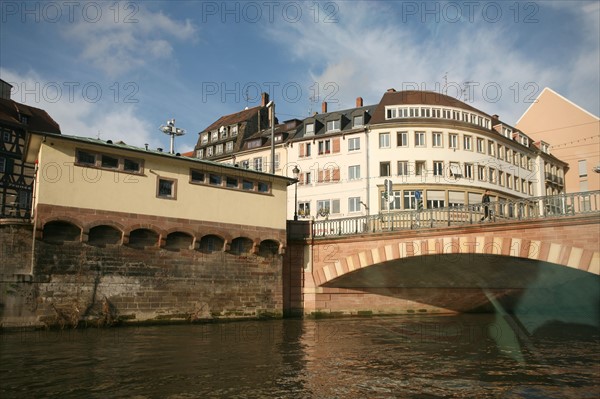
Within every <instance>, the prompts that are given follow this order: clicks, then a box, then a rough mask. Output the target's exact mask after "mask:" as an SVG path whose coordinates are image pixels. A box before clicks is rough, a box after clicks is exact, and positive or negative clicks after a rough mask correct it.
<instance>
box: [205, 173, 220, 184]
mask: <svg viewBox="0 0 600 399" xmlns="http://www.w3.org/2000/svg"><path fill="white" fill-rule="evenodd" d="M222 183H223V178H222V177H221V175H216V174H214V173H211V174H209V175H208V184H212V185H213V186H221V185H222Z"/></svg>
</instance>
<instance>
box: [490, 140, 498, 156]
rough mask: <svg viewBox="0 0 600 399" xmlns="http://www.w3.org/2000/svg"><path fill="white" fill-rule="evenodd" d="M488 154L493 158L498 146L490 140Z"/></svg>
mask: <svg viewBox="0 0 600 399" xmlns="http://www.w3.org/2000/svg"><path fill="white" fill-rule="evenodd" d="M488 154H489V155H490V156H491V157H493V156H495V155H496V144H494V142H493V141H491V140H488Z"/></svg>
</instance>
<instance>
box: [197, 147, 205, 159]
mask: <svg viewBox="0 0 600 399" xmlns="http://www.w3.org/2000/svg"><path fill="white" fill-rule="evenodd" d="M203 155H204V150H203V149H199V150H196V158H198V159H202V157H203Z"/></svg>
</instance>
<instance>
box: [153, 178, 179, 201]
mask: <svg viewBox="0 0 600 399" xmlns="http://www.w3.org/2000/svg"><path fill="white" fill-rule="evenodd" d="M176 182H177V180H174V179H166V178H163V177H159V178H158V187H157V193H156V196H157V197H159V198H168V199H176V195H175V188H176Z"/></svg>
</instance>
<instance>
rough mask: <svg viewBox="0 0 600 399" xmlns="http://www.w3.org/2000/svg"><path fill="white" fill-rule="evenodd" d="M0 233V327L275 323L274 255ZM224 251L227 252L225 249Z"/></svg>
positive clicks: (21, 230)
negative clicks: (96, 243) (238, 321)
mask: <svg viewBox="0 0 600 399" xmlns="http://www.w3.org/2000/svg"><path fill="white" fill-rule="evenodd" d="M32 233H33V231H32V227H31V226H30V225H20V226H14V225H4V226H0V246H1V247H0V250H1V251H2V263H1V265H0V278H1V280H0V324H1V325H2V326H3V327H19V326H20V327H23V326H36V327H48V326H57V327H67V326H75V325H78V324H79V325H82V324H84V325H85V324H87V325H106V324H114V323H136V322H173V321H196V320H213V319H231V318H260V317H281V316H282V314H283V298H282V260H283V257H282V255H280V254H277V253H275V254H273V253H269V254H260V253H252V252H248V253H245V254H234V253H230V252H229V251H225V250H220V251H215V252H211V253H205V252H202V251H201V250H199V249H177V250H169V249H165V248H161V247H158V246H152V247H145V248H131V247H129V246H127V245H120V244H117V245H110V244H109V245H104V246H102V247H99V246H93V245H88V244H87V243H85V242H80V241H71V242H69V241H64V242H59V243H49V242H45V241H44V240H42V239H36V240H35V244H34V246H35V251H34V253H35V258H34V259H35V261H34V262H33V264H32V262H31V254H32V250H31V248H32V242H33V240H32V235H33V234H32ZM224 249H226V248H224Z"/></svg>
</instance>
